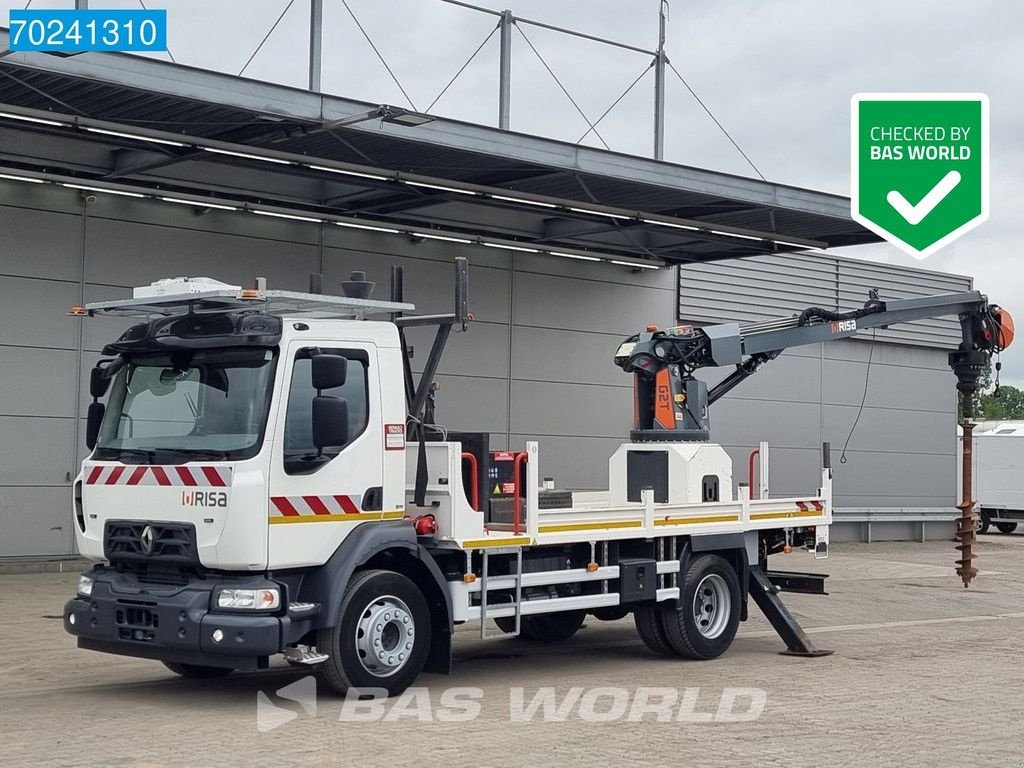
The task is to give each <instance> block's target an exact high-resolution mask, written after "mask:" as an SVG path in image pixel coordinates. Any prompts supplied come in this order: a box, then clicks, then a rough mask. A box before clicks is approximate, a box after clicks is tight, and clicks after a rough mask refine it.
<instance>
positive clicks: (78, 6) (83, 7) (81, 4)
mask: <svg viewBox="0 0 1024 768" xmlns="http://www.w3.org/2000/svg"><path fill="white" fill-rule="evenodd" d="M75 10H76V11H87V10H89V0H75Z"/></svg>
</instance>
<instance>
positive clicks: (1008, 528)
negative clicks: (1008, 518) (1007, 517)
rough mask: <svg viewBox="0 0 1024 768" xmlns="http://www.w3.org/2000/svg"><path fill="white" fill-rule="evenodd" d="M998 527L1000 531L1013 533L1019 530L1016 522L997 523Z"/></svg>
mask: <svg viewBox="0 0 1024 768" xmlns="http://www.w3.org/2000/svg"><path fill="white" fill-rule="evenodd" d="M996 528H998V529H999V532H1000V533H1013V532H1014V531H1016V530H1017V524H1016V523H996Z"/></svg>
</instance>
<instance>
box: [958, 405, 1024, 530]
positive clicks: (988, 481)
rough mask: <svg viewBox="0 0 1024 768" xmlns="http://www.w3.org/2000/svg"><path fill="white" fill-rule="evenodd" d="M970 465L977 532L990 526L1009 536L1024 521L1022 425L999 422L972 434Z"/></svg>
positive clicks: (1023, 430)
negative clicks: (971, 467) (972, 472)
mask: <svg viewBox="0 0 1024 768" xmlns="http://www.w3.org/2000/svg"><path fill="white" fill-rule="evenodd" d="M960 441H961V443H962V441H963V437H962V436H961V437H960ZM961 450H962V448H961ZM972 464H973V467H974V497H975V498H976V499H977V500H978V517H979V521H978V532H979V533H987V532H988V530H989V528H990V527H991V526H993V525H994V526H995V527H996V529H997V530H998V531H999V532H1000V533H1013V532H1014V531H1015V530H1017V524H1018V523H1019V522H1021V521H1024V424H1022V423H1020V422H1002V423H999V424H996V425H993V427H992V428H991V429H987V430H985V431H984V432H980V433H977V434H975V435H974V451H973V455H972Z"/></svg>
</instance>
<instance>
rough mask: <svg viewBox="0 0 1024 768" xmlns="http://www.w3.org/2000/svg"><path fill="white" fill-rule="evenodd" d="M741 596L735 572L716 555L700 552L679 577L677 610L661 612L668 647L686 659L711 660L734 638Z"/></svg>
mask: <svg viewBox="0 0 1024 768" xmlns="http://www.w3.org/2000/svg"><path fill="white" fill-rule="evenodd" d="M742 600H743V596H742V595H741V593H740V582H739V579H738V578H737V576H736V571H735V570H734V569H733V567H732V566H731V565H730V564H729V562H728V561H727V560H726V559H725V558H724V557H721V556H720V555H700V556H699V557H696V558H694V559H693V560H691V561H690V564H689V566H688V567H687V569H686V574H685V575H684V576H683V581H682V592H681V594H680V597H679V608H678V609H667V610H665V611H663V612H662V614H661V621H662V624H663V625H664V628H665V638H666V640H668V644H669V645H670V646H671V648H672V650H673V651H674V652H675V653H676V654H677V655H679V656H683V657H685V658H689V659H714V658H717V657H718V656H721V655H722V654H723V653H725V652H726V651H727V650H728V648H729V646H730V645H732V641H733V639H734V638H735V637H736V630H737V629H738V628H739V624H740V605H741V603H742Z"/></svg>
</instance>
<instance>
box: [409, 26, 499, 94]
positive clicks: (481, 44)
mask: <svg viewBox="0 0 1024 768" xmlns="http://www.w3.org/2000/svg"><path fill="white" fill-rule="evenodd" d="M500 28H501V23H500V22H499V23H498V24H496V25H495V26H494V29H492V30H491V32H490V34H489V35H487V37H485V38H484V41H483V42H482V43H480V45H478V46H477V49H476V50H475V51H473V55H472V56H470V57H469V58H468V59H466V63H465V64H463V65H462V66H461V67H459V71H458V72H456V73H455V77H453V78H452V79H451V80H449V81H448V85H446V86H445V87H444V88H442V89H441V92H440V93H439V94H437V97H436V98H435V99H434V100H433V101H432V102H430V106H429V107H427V108H426V109H425V110H423V112H424V114H429V112H430V110H432V109H433V108H434V105H435V104H437V102H439V101H440V100H441V97H442V96H444V95H445V93H447V92H448V89H449V88H451V87H452V83H454V82H455V81H456V80H458V79H459V75H461V74H462V73H463V72H465V70H466V67H468V66H469V65H470V64H471V63H472V62H473V59H475V58H476V55H477V54H478V53H480V51H482V50H483V47H484V46H485V45H487V42H488V41H489V40H490V39H491V38H492V37H494V33H495V32H497V31H498V30H499V29H500Z"/></svg>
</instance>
